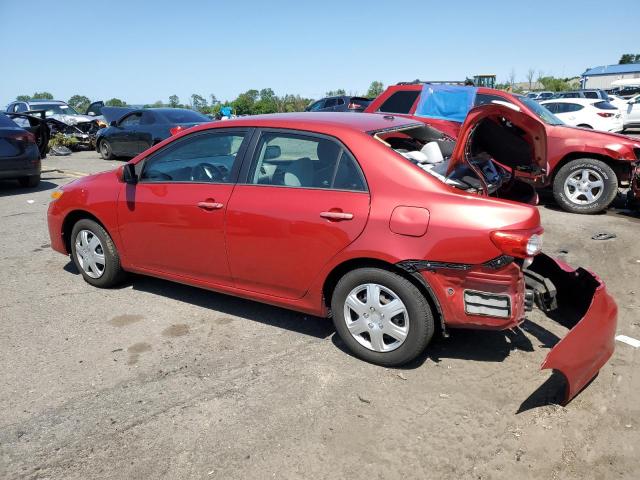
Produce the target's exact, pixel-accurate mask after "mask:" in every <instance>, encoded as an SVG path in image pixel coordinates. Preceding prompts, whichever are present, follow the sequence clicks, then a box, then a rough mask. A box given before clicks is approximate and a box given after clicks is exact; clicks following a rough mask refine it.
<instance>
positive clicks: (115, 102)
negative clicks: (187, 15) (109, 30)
mask: <svg viewBox="0 0 640 480" xmlns="http://www.w3.org/2000/svg"><path fill="white" fill-rule="evenodd" d="M383 90H384V85H383V84H382V82H378V81H374V82H371V85H370V86H369V89H368V90H367V93H366V94H365V96H366V97H368V98H375V97H377V96H378V95H379V94H380V93H382V91H383ZM337 95H346V93H345V90H344V89H337V90H331V91H328V92H326V96H328V97H330V96H337ZM36 98H37V99H46V100H53V98H54V97H53V95H52V94H51V93H49V92H47V91H44V92H35V93H34V94H33V95H18V96H17V97H16V100H20V101H29V100H32V99H36ZM313 101H314V99H311V98H306V97H303V96H300V95H293V94H285V95H276V94H275V92H274V91H273V90H272V89H271V88H263V89H261V90H256V89H250V90H247V91H246V92H243V93H241V94H240V95H238V96H237V97H236V98H235V99H234V100H231V101H229V100H225V101H220V100H218V98H217V97H216V96H215V95H214V94H213V93H212V94H210V95H209V97H208V98H207V97H205V96H203V95H200V94H197V93H194V94H192V95H191V96H190V97H189V98H188V100H187V102H185V103H183V102H181V101H180V97H178V95H171V96H170V97H169V98H168V101H167V102H164V101H162V100H157V101H156V102H154V103H149V104H146V105H144V107H145V108H160V107H171V108H189V109H191V110H197V111H199V112H201V113H204V114H210V115H216V114H218V113H219V112H220V109H221V108H222V107H231V108H232V110H233V113H234V114H236V115H258V114H261V113H285V112H301V111H303V110H304V109H305V107H306V106H307V105H309V104H310V103H311V102H313ZM67 103H68V104H69V105H71V106H72V107H73V108H75V109H76V110H77V111H78V112H80V113H83V112H85V111H86V110H87V108H88V107H89V105H90V104H91V100H90V99H89V98H88V97H86V96H85V95H72V96H71V98H69V100H68V102H67ZM104 103H105V105H106V106H109V107H124V106H127V102H126V101H124V100H121V99H119V98H110V99H109V100H106V101H105V102H104Z"/></svg>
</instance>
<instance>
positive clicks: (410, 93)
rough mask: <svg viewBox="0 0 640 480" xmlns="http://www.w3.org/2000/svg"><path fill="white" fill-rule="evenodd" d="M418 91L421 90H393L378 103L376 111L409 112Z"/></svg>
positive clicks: (418, 93) (418, 94)
mask: <svg viewBox="0 0 640 480" xmlns="http://www.w3.org/2000/svg"><path fill="white" fill-rule="evenodd" d="M420 92H421V90H401V91H399V92H395V93H393V94H392V95H391V96H390V97H389V98H387V99H386V100H385V101H384V102H383V103H382V105H380V108H378V111H379V112H384V113H405V114H406V113H409V112H410V111H411V107H412V106H413V104H414V103H415V101H416V99H417V98H418V97H419V96H420Z"/></svg>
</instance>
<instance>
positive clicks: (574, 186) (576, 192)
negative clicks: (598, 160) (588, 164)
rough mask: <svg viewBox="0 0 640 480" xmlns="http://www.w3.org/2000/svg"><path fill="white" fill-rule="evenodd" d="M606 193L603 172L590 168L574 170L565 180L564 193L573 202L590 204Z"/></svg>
mask: <svg viewBox="0 0 640 480" xmlns="http://www.w3.org/2000/svg"><path fill="white" fill-rule="evenodd" d="M603 193H604V179H603V178H602V174H601V173H600V172H598V171H596V170H592V169H590V168H582V169H580V170H577V171H575V172H573V173H572V174H571V175H569V176H568V177H567V179H566V180H565V181H564V194H565V195H566V196H567V198H568V199H569V200H571V201H572V202H573V203H577V204H579V205H588V204H591V203H594V202H596V201H597V200H598V199H599V198H600V197H601V196H602V194H603Z"/></svg>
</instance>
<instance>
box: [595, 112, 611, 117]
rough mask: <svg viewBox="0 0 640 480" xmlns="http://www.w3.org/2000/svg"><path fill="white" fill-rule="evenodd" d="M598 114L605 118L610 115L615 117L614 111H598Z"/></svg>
mask: <svg viewBox="0 0 640 480" xmlns="http://www.w3.org/2000/svg"><path fill="white" fill-rule="evenodd" d="M597 113H598V115H600V116H601V117H604V118H609V117H613V116H614V115H615V114H614V113H607V112H597Z"/></svg>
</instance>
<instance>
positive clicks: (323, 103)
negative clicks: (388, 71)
mask: <svg viewBox="0 0 640 480" xmlns="http://www.w3.org/2000/svg"><path fill="white" fill-rule="evenodd" d="M371 102H372V100H371V99H369V98H364V97H350V96H346V95H342V96H339V97H326V98H321V99H320V100H316V101H315V102H313V103H312V104H311V105H309V106H308V107H307V108H305V109H304V111H305V112H361V111H363V110H364V109H365V108H367V107H368V106H369V104H370V103H371Z"/></svg>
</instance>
